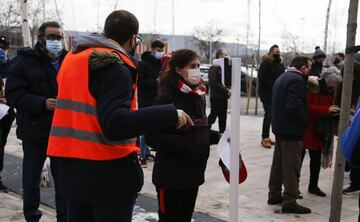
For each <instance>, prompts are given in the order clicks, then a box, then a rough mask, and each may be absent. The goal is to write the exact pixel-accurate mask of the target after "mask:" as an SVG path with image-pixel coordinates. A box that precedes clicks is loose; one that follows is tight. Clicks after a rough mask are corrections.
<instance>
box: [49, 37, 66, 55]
mask: <svg viewBox="0 0 360 222" xmlns="http://www.w3.org/2000/svg"><path fill="white" fill-rule="evenodd" d="M46 49H47V50H48V52H49V53H50V54H52V55H54V56H58V55H59V54H60V52H61V50H62V49H63V46H62V43H61V41H59V40H46Z"/></svg>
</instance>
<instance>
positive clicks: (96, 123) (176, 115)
mask: <svg viewBox="0 0 360 222" xmlns="http://www.w3.org/2000/svg"><path fill="white" fill-rule="evenodd" d="M138 32H139V22H138V20H137V18H136V17H135V15H133V14H132V13H130V12H128V11H125V10H118V11H113V12H112V13H110V15H109V16H108V17H107V18H106V21H105V25H104V35H79V36H76V37H75V38H74V42H73V46H74V48H73V49H72V51H71V52H69V53H68V55H67V56H66V58H65V60H64V62H63V64H62V67H61V69H60V72H59V75H58V84H59V92H58V97H57V107H56V110H55V114H54V119H53V123H52V128H51V132H50V138H49V146H48V151H47V154H48V155H49V156H51V157H52V158H55V159H57V160H59V161H60V178H61V181H60V183H61V189H62V192H63V195H64V198H65V199H66V201H67V203H68V212H67V213H68V218H67V219H68V220H67V221H68V222H75V221H76V222H78V221H86V222H91V221H106V222H112V221H114V222H115V221H122V222H130V221H131V219H132V213H133V208H134V204H135V201H136V197H137V195H138V192H139V191H140V190H141V187H142V185H143V180H144V178H143V172H142V169H141V167H140V164H139V160H138V154H139V153H140V149H139V147H138V142H137V137H139V136H140V135H144V134H146V133H151V132H155V131H159V130H163V129H167V128H169V127H172V126H175V127H176V126H177V127H179V128H180V127H182V126H184V125H192V124H193V123H192V121H191V119H190V117H188V115H187V114H185V113H184V112H183V111H182V110H177V109H176V108H175V106H174V105H172V104H168V105H162V106H150V107H146V108H143V109H139V110H138V109H137V108H138V106H137V96H136V95H137V93H136V91H137V80H138V76H137V71H136V63H137V62H136V60H135V59H134V58H133V55H134V53H135V51H136V48H137V46H138V45H139V44H140V43H141V38H140V37H139V36H138Z"/></svg>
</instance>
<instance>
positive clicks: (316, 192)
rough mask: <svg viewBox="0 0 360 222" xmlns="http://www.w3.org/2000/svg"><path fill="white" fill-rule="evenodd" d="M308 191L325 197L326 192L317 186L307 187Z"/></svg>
mask: <svg viewBox="0 0 360 222" xmlns="http://www.w3.org/2000/svg"><path fill="white" fill-rule="evenodd" d="M308 191H309V193H312V194H315V195H317V196H319V197H326V194H325V193H324V192H323V191H322V190H320V188H319V187H317V186H316V187H309V188H308Z"/></svg>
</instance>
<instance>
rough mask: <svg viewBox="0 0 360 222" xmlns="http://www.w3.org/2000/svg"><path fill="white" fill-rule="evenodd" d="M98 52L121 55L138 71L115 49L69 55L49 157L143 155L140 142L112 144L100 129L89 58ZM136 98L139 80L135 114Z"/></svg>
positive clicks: (60, 83) (62, 74)
mask: <svg viewBox="0 0 360 222" xmlns="http://www.w3.org/2000/svg"><path fill="white" fill-rule="evenodd" d="M95 50H96V51H104V52H109V53H117V54H118V55H119V56H120V58H121V59H122V60H123V61H124V62H125V63H126V64H127V65H128V66H130V67H132V68H135V65H134V63H133V61H132V60H131V59H130V58H129V57H128V56H127V55H125V54H124V53H122V52H120V51H117V50H114V49H107V48H89V49H86V50H84V51H82V52H80V53H77V54H73V53H72V52H69V53H68V54H67V55H66V57H65V59H64V61H63V63H62V65H61V68H60V71H59V74H58V77H57V81H58V97H57V104H56V109H55V113H54V117H53V122H52V127H51V131H50V136H49V144H48V149H47V155H48V156H56V157H67V158H78V159H87V160H113V159H118V158H123V157H126V156H128V155H129V154H131V153H134V152H136V153H139V147H137V145H136V139H128V140H122V141H110V140H108V139H107V138H106V137H105V136H104V133H103V131H102V129H101V127H100V123H99V117H98V114H97V110H96V99H95V98H94V97H93V96H92V95H91V94H90V92H89V57H90V55H91V53H93V52H94V51H95ZM114 74H115V73H114ZM136 79H137V77H136ZM136 94H137V80H136V81H135V84H133V98H132V101H131V106H130V110H131V111H134V110H137V107H138V106H137V96H136Z"/></svg>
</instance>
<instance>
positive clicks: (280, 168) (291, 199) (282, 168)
mask: <svg viewBox="0 0 360 222" xmlns="http://www.w3.org/2000/svg"><path fill="white" fill-rule="evenodd" d="M310 68H311V61H310V59H309V58H307V57H303V56H299V57H295V58H294V59H293V61H292V62H291V64H290V67H289V68H288V69H287V72H285V73H284V74H282V75H281V76H280V77H279V78H278V79H277V80H276V82H275V84H274V89H273V94H272V95H273V100H272V129H273V132H274V134H275V138H276V145H275V150H274V157H273V161H272V165H271V172H270V179H269V199H268V204H280V203H283V206H282V212H283V213H296V214H308V213H311V210H310V209H308V208H306V207H303V206H300V205H298V204H297V203H296V199H297V196H298V191H299V177H300V170H301V157H302V152H303V143H302V141H303V136H304V133H305V131H306V128H307V124H308V115H309V114H308V103H307V97H306V82H307V76H308V75H309V71H310ZM282 185H284V188H285V189H284V192H283V196H282V193H281V191H282V189H281V188H282Z"/></svg>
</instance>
